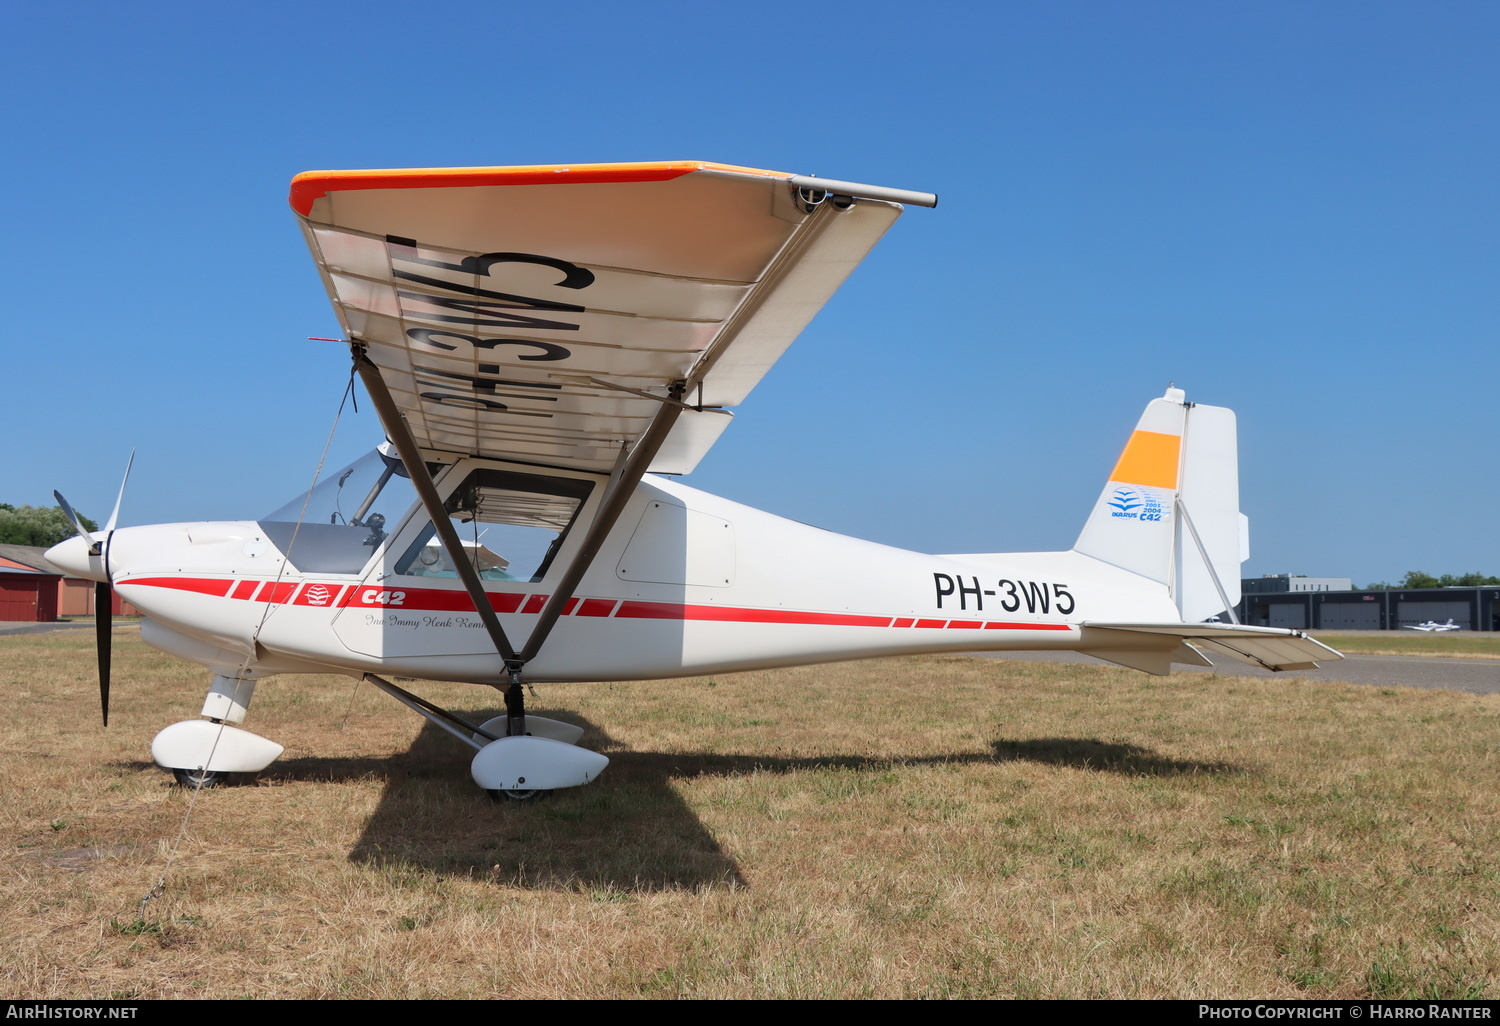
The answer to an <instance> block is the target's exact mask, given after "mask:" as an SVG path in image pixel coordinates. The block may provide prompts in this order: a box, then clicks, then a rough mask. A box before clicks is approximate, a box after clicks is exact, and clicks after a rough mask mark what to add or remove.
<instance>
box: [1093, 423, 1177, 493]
mask: <svg viewBox="0 0 1500 1026" xmlns="http://www.w3.org/2000/svg"><path fill="white" fill-rule="evenodd" d="M1181 452H1182V436H1181V435H1165V434H1162V433H1160V432H1158V431H1136V432H1133V433H1132V434H1131V436H1130V441H1128V442H1126V443H1125V451H1124V452H1122V453H1120V461H1119V462H1118V463H1116V464H1115V469H1114V470H1113V471H1112V472H1111V473H1110V475H1109V479H1110V480H1111V481H1118V482H1119V483H1121V484H1133V485H1142V486H1144V487H1146V488H1176V487H1177V464H1178V457H1179V456H1180V454H1181Z"/></svg>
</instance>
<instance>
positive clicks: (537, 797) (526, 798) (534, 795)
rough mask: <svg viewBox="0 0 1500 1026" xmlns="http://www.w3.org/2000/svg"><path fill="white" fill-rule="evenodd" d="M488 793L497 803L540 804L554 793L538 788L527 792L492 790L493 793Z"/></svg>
mask: <svg viewBox="0 0 1500 1026" xmlns="http://www.w3.org/2000/svg"><path fill="white" fill-rule="evenodd" d="M488 793H489V796H490V797H491V798H493V799H495V801H497V802H499V801H512V802H539V801H541V800H542V799H543V798H546V797H547V796H548V795H549V794H551V793H552V792H551V791H544V790H542V789H541V788H539V787H538V788H532V789H530V790H526V791H494V790H492V791H490V792H488Z"/></svg>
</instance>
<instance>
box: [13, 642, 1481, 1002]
mask: <svg viewBox="0 0 1500 1026" xmlns="http://www.w3.org/2000/svg"><path fill="white" fill-rule="evenodd" d="M119 635H120V636H119V638H118V640H117V643H116V657H115V664H116V669H115V678H116V684H115V695H116V699H115V705H114V709H113V711H112V714H111V725H110V727H109V728H108V729H107V730H106V729H103V728H101V727H100V726H99V723H98V711H97V707H96V706H97V699H96V692H95V684H94V678H93V673H94V671H93V656H92V639H91V637H90V636H89V634H88V632H80V633H75V634H67V635H50V636H36V637H19V638H4V639H0V687H3V689H4V691H3V693H4V694H5V696H6V701H7V705H8V708H9V714H8V715H7V717H6V721H5V725H4V728H3V730H4V743H3V745H0V773H3V776H0V788H3V798H4V801H3V804H0V839H3V843H4V845H5V846H6V848H7V849H8V851H7V868H8V871H7V872H6V873H5V874H4V876H3V884H0V912H3V915H4V922H5V923H6V924H7V929H6V930H5V931H4V937H3V939H0V992H3V993H4V994H5V995H7V996H12V997H31V998H40V997H64V996H65V997H95V998H103V997H109V996H128V997H138V998H177V997H216V998H233V997H243V996H251V997H259V996H273V997H309V998H324V997H354V998H376V997H399V998H407V997H428V996H442V997H491V996H512V997H529V998H546V997H678V996H680V997H705V998H712V997H939V998H941V997H1194V998H1211V997H1245V996H1262V997H1264V996H1278V997H1288V998H1299V997H1358V996H1379V997H1388V998H1390V997H1406V996H1424V997H1439V996H1443V997H1491V998H1493V997H1496V996H1500V931H1497V925H1496V910H1497V908H1500V786H1497V785H1500V696H1487V697H1486V696H1474V695H1466V694H1460V693H1456V692H1434V691H1418V690H1406V689H1377V688H1369V687H1355V686H1344V685H1339V684H1317V685H1314V684H1309V683H1307V682H1305V681H1303V680H1300V679H1297V678H1295V677H1294V678H1290V679H1285V680H1283V679H1273V680H1252V679H1247V678H1235V677H1231V676H1210V675H1199V674H1192V675H1188V674H1183V675H1179V676H1173V677H1170V678H1155V677H1148V676H1145V675H1143V674H1138V673H1134V672H1131V671H1127V670H1119V669H1110V668H1105V667H1102V666H1101V667H1092V666H1074V665H1066V664H1050V665H1047V664H1032V663H1016V662H1008V661H999V660H982V659H968V658H936V657H932V658H915V659H906V660H895V661H888V662H881V663H860V664H851V665H843V666H825V667H812V668H807V669H797V670H786V671H777V672H770V673H752V674H744V675H738V676H728V677H720V678H716V679H695V680H685V681H669V682H661V683H655V684H634V685H626V684H614V685H608V684H595V685H573V686H557V685H548V686H542V687H538V688H537V697H536V698H535V699H534V700H533V701H532V703H531V704H532V707H533V709H534V711H536V712H538V713H542V714H545V715H554V716H557V717H559V718H563V719H571V720H574V721H575V722H579V723H585V724H587V725H589V727H590V731H589V736H588V737H587V738H585V744H588V745H590V746H591V747H595V748H598V749H600V750H603V751H605V752H607V753H608V754H609V755H610V757H611V758H612V759H613V763H612V764H611V766H610V768H609V769H608V770H607V771H606V772H605V774H604V775H603V777H602V778H601V779H600V780H599V781H598V782H597V783H595V784H593V785H590V786H588V787H585V788H580V789H575V790H571V791H565V792H559V793H558V794H556V795H554V796H552V797H551V798H550V799H549V800H548V801H546V802H543V803H540V804H536V805H523V804H497V803H494V802H491V801H490V800H489V799H488V798H487V797H486V796H485V795H483V794H482V793H480V792H479V791H478V790H477V789H476V788H475V787H474V786H473V784H472V783H471V782H470V780H469V779H468V773H467V763H468V758H469V755H468V750H467V749H465V748H464V747H462V746H460V745H459V744H458V743H457V742H455V741H453V740H452V739H450V738H449V737H447V735H444V734H442V733H440V732H438V731H436V730H435V729H434V728H431V727H428V726H427V725H426V724H425V722H424V721H422V720H420V719H418V718H417V717H415V716H413V715H412V714H411V713H409V712H407V711H406V710H405V709H402V708H401V707H399V706H398V705H396V704H395V703H394V702H392V701H391V700H390V699H388V698H386V697H384V696H382V695H380V694H378V693H376V692H375V691H374V690H373V689H372V688H370V687H368V686H360V687H356V686H355V685H354V683H353V682H352V681H349V680H345V679H341V678H334V677H328V678H316V679H315V678H281V679H273V680H271V681H269V682H267V683H263V684H262V685H261V687H260V691H259V693H258V694H257V696H256V700H255V706H254V708H253V709H252V710H251V716H250V721H249V722H248V723H247V724H246V725H247V726H248V727H250V728H251V729H254V730H255V731H257V732H258V733H262V734H265V735H266V736H268V737H271V738H274V739H276V740H277V741H280V742H281V743H283V744H285V745H286V746H287V753H286V755H285V756H284V757H283V758H282V759H281V760H280V761H279V762H277V763H275V764H273V766H272V767H271V769H269V770H268V771H267V772H266V773H264V774H263V775H262V776H261V777H260V779H259V780H258V781H256V782H255V783H253V784H248V785H246V786H239V787H230V788H224V789H218V790H209V791H203V792H199V793H198V794H196V795H194V794H192V793H190V792H184V791H182V790H179V789H178V788H176V787H174V786H171V778H170V777H169V776H167V775H166V774H164V773H163V772H161V771H159V770H157V769H155V768H153V767H152V766H151V765H150V762H149V756H148V754H147V753H148V746H149V743H150V739H151V737H152V735H153V734H154V733H155V732H156V731H157V730H158V729H160V728H161V727H162V726H164V725H165V724H167V723H169V722H172V721H173V720H177V719H184V718H189V717H192V716H194V715H196V713H197V710H198V707H199V705H200V703H201V701H202V696H203V690H204V684H205V681H206V676H205V674H204V673H203V671H201V670H199V669H197V668H195V667H191V666H188V665H186V664H183V663H181V662H178V661H176V660H174V659H171V658H169V657H167V656H164V655H161V654H158V653H156V652H154V651H152V650H150V649H147V648H145V647H144V646H143V645H142V644H141V643H140V641H139V639H138V638H137V637H135V636H134V632H133V631H132V630H129V629H124V630H121V631H120V632H119ZM416 687H417V688H418V690H419V691H421V693H423V694H424V695H426V696H428V697H430V698H432V699H434V700H436V701H438V702H440V703H442V704H446V705H450V706H452V707H453V708H455V709H458V710H468V711H472V712H474V714H475V715H476V716H479V715H484V714H485V713H484V712H483V711H482V710H491V711H494V710H497V709H498V706H499V696H498V694H497V693H493V692H488V691H486V690H484V689H479V688H473V687H464V686H460V685H430V686H427V685H417V686H416ZM189 810H190V811H191V816H190V817H189V818H188V819H187V825H186V830H185V832H183V833H182V834H181V839H180V842H179V840H178V838H179V833H180V831H182V828H183V823H184V816H185V814H186V813H187V812H189ZM174 853H175V858H174V859H173V861H171V863H170V868H168V861H169V858H172V857H173V855H174ZM164 869H165V870H166V881H165V886H164V888H163V890H162V892H161V894H160V896H159V897H157V898H155V899H154V900H152V901H151V902H149V903H148V904H147V905H146V906H145V910H144V914H142V912H141V910H140V902H141V899H142V896H143V895H145V894H146V893H147V892H148V891H149V890H150V889H151V888H152V885H153V883H155V881H156V880H157V878H158V877H159V876H161V874H162V873H163V870H164Z"/></svg>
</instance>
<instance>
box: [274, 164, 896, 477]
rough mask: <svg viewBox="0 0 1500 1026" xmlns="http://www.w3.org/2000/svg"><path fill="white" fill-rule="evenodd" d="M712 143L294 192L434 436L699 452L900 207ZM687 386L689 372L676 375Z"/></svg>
mask: <svg viewBox="0 0 1500 1026" xmlns="http://www.w3.org/2000/svg"><path fill="white" fill-rule="evenodd" d="M791 177H792V176H790V175H783V174H777V173H774V172H767V171H758V170H753V169H747V168H736V167H729V166H725V165H716V164H706V163H697V162H682V163H670V164H615V165H573V166H568V167H546V168H537V167H530V168H458V169H450V170H437V171H372V172H322V171H317V172H308V173H307V174H304V175H299V176H298V177H297V178H296V179H295V180H294V181H293V184H292V195H291V201H292V205H293V207H294V209H295V210H296V211H297V213H298V215H299V216H300V218H301V221H302V226H303V229H304V231H305V233H306V235H307V239H308V244H309V246H310V247H311V249H312V253H313V257H314V259H315V260H316V261H317V264H318V267H319V270H320V272H321V273H322V275H323V280H324V284H325V285H326V287H327V288H328V292H329V295H330V297H331V298H332V300H333V304H334V307H335V309H336V310H337V312H338V315H339V318H340V320H341V322H342V324H343V326H344V330H345V331H346V333H347V335H348V338H349V339H350V341H352V342H359V343H363V344H364V345H365V346H366V351H367V355H368V357H369V359H370V361H371V362H372V363H373V364H374V365H375V366H376V367H377V368H378V369H379V373H380V375H381V378H382V380H383V381H384V382H385V384H386V387H387V388H388V389H389V390H390V392H391V394H392V396H393V397H394V399H395V401H396V404H397V405H398V406H399V408H400V410H401V412H402V414H403V416H404V417H405V419H406V420H407V422H408V423H409V424H410V426H411V429H412V432H413V435H414V436H415V438H416V440H417V442H418V444H420V445H421V446H422V447H423V448H424V449H426V450H429V451H434V452H439V453H442V452H446V453H452V454H454V455H478V456H491V457H497V458H505V459H513V460H522V461H526V462H532V463H538V464H543V465H549V466H557V467H567V468H571V469H578V470H591V471H608V470H609V469H610V468H611V467H612V466H613V465H614V463H615V461H616V459H617V457H618V456H619V454H620V451H621V449H622V448H628V447H629V446H631V445H633V444H634V443H635V441H636V440H637V439H639V437H640V436H641V434H642V433H643V432H644V431H645V430H646V428H647V426H648V425H649V424H650V423H651V421H652V418H653V417H654V416H655V414H656V412H657V410H658V409H659V408H660V404H661V403H662V402H664V401H673V399H674V397H676V398H677V399H678V400H679V401H681V402H683V403H685V404H687V406H689V407H691V409H686V410H684V412H683V414H682V416H681V417H679V418H678V420H677V423H676V425H675V426H674V428H673V430H672V433H671V435H670V436H669V437H668V438H667V440H666V442H665V444H664V445H663V446H662V447H661V450H660V451H659V452H658V453H657V455H656V457H655V461H654V462H653V463H652V466H651V469H652V470H655V471H658V472H665V473H687V472H689V471H691V470H692V468H693V466H694V465H696V463H697V462H698V460H699V459H700V458H701V457H702V455H703V453H704V452H706V451H707V449H708V448H709V447H710V446H711V445H712V444H713V442H714V441H715V440H716V439H717V438H718V437H719V434H720V433H721V432H722V431H723V429H724V427H725V426H726V425H727V424H728V422H729V420H730V414H729V413H728V411H727V410H725V409H723V408H724V407H729V406H733V405H735V404H737V403H739V402H741V401H742V400H743V399H744V398H745V396H746V395H747V394H748V393H749V392H750V390H751V389H752V388H753V387H754V386H755V384H756V383H757V382H758V381H759V380H760V379H761V377H762V376H763V375H764V374H765V372H766V371H767V370H768V369H769V368H770V367H771V365H772V364H773V363H774V362H775V361H776V360H777V359H778V358H779V357H780V356H781V354H782V352H783V351H785V349H786V348H787V346H789V345H790V344H791V342H792V340H793V339H795V338H796V336H797V334H798V333H799V332H800V331H801V330H802V329H803V327H805V326H806V324H807V323H808V321H810V320H811V319H812V317H813V316H814V315H815V314H816V313H817V311H818V310H819V309H820V308H821V307H822V305H823V304H824V303H825V302H826V301H827V300H828V298H829V297H830V296H831V295H832V294H833V292H834V291H835V290H836V289H837V288H838V286H839V285H840V284H841V283H842V282H843V280H844V279H845V278H846V277H847V276H848V274H849V273H850V272H851V271H852V270H853V269H854V267H855V266H857V265H858V264H859V262H860V261H861V260H862V259H863V258H864V257H865V255H866V254H867V253H868V252H869V251H870V249H871V248H872V247H873V246H874V245H875V243H876V242H878V241H879V239H880V237H881V235H883V234H884V233H885V231H886V229H888V228H889V227H890V225H891V224H892V223H893V222H894V221H895V219H896V217H897V216H899V214H900V213H901V209H902V208H901V206H900V205H899V204H897V203H893V202H887V201H883V200H878V199H858V200H852V199H849V200H844V201H841V202H839V203H834V202H817V200H818V199H820V198H821V197H817V196H814V197H811V201H809V197H808V196H807V194H806V193H803V194H799V192H798V190H797V189H796V188H794V187H793V185H792V184H791V181H790V180H791ZM674 387H675V389H676V391H675V392H674V391H673V390H674Z"/></svg>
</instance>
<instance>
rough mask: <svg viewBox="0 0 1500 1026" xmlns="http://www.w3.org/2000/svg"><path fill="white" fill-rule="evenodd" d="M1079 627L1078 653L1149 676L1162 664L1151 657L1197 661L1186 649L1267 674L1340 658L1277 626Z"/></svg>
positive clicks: (1310, 667) (1311, 640) (1089, 624)
mask: <svg viewBox="0 0 1500 1026" xmlns="http://www.w3.org/2000/svg"><path fill="white" fill-rule="evenodd" d="M1081 626H1082V628H1083V643H1082V645H1080V648H1082V650H1083V651H1085V652H1087V653H1088V654H1090V655H1096V656H1098V657H1099V658H1101V659H1107V660H1109V661H1110V662H1115V663H1123V664H1124V665H1126V666H1134V667H1135V668H1137V669H1146V670H1147V672H1148V673H1164V672H1166V671H1164V670H1160V669H1148V668H1147V667H1146V666H1145V665H1143V664H1145V663H1149V664H1151V665H1152V666H1153V667H1155V666H1158V665H1160V662H1161V660H1160V659H1159V658H1154V656H1155V653H1161V655H1162V656H1163V657H1166V658H1168V659H1169V660H1171V661H1176V662H1197V663H1199V665H1202V663H1201V662H1200V661H1199V660H1196V659H1194V660H1188V659H1183V658H1182V655H1183V652H1182V650H1181V648H1180V647H1179V646H1184V643H1186V647H1190V648H1191V649H1193V650H1194V651H1196V652H1197V653H1198V654H1199V655H1200V656H1201V655H1202V654H1203V653H1204V652H1217V653H1221V654H1223V655H1231V656H1234V657H1235V658H1236V659H1243V660H1245V661H1246V662H1249V663H1255V664H1256V665H1258V666H1264V667H1265V668H1266V669H1268V670H1315V669H1317V667H1318V664H1319V663H1324V662H1332V661H1333V660H1335V659H1342V658H1344V657H1343V656H1342V655H1341V654H1340V653H1338V652H1337V651H1335V650H1334V649H1331V648H1329V647H1328V646H1327V645H1325V644H1323V643H1322V642H1321V641H1318V640H1316V639H1314V638H1310V637H1308V636H1307V635H1306V634H1304V633H1303V632H1301V631H1294V630H1286V629H1283V628H1280V627H1246V626H1242V625H1239V624H1228V623H1099V622H1095V621H1089V622H1085V623H1083V624H1081ZM1122 652H1128V653H1130V654H1131V660H1130V661H1127V660H1124V659H1121V658H1118V657H1119V656H1120V654H1121V653H1122Z"/></svg>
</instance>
